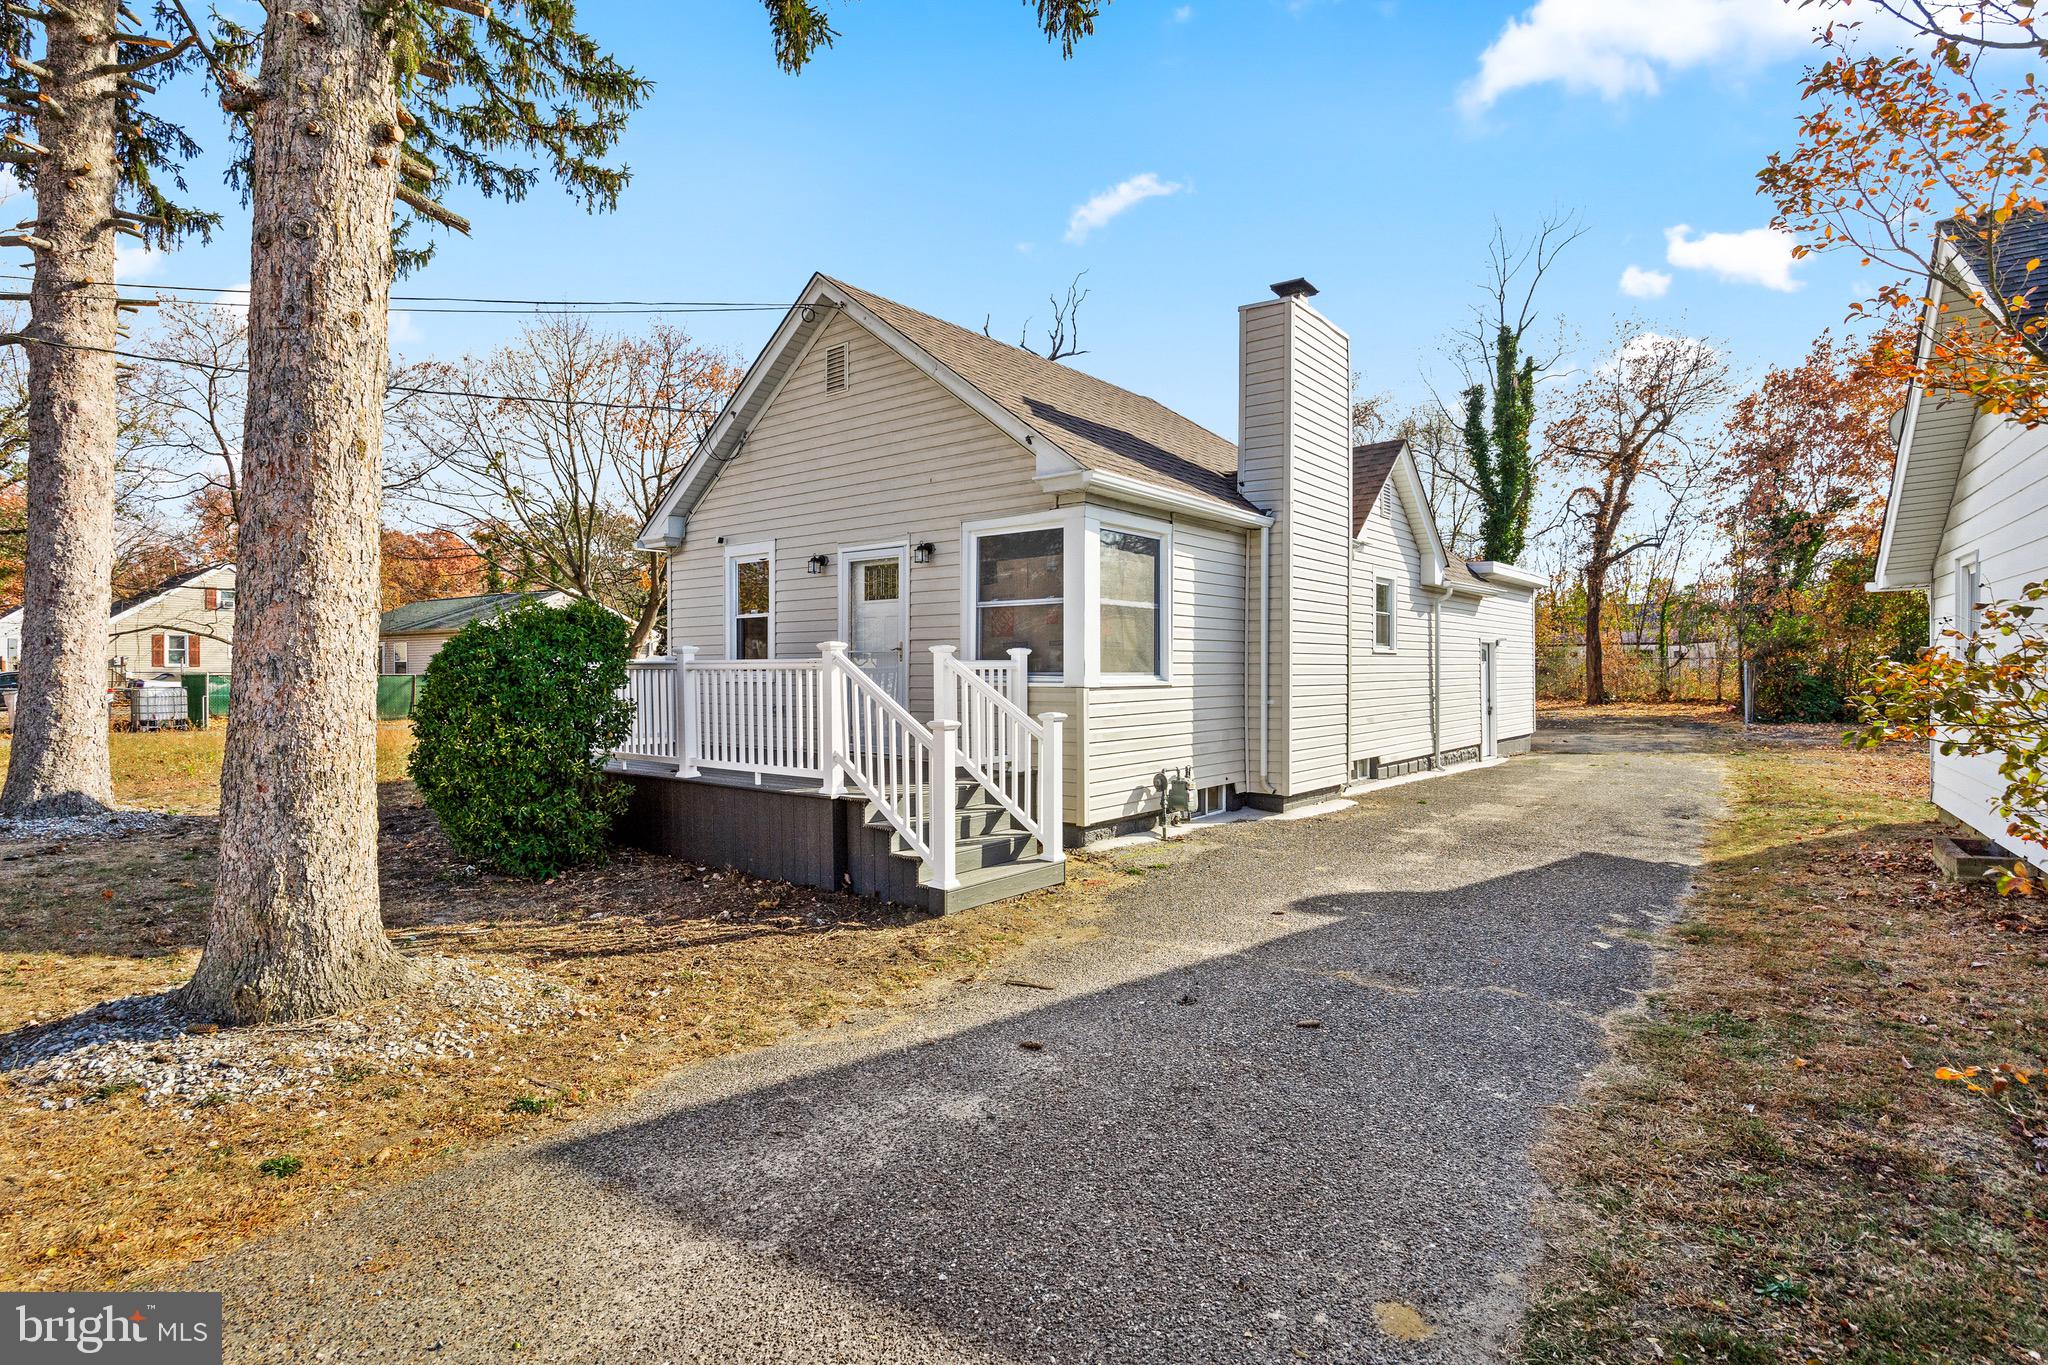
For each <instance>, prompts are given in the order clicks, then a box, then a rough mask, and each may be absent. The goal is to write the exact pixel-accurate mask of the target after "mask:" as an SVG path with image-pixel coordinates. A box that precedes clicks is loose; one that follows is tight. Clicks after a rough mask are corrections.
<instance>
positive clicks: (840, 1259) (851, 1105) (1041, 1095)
mask: <svg viewBox="0 0 2048 1365" xmlns="http://www.w3.org/2000/svg"><path fill="white" fill-rule="evenodd" d="M1719 784H1720V776H1719V769H1718V766H1717V765H1716V764H1715V762H1714V761H1713V760H1712V759H1711V758H1710V757H1708V756H1706V755H1705V754H1704V753H1702V752H1699V751H1698V747H1697V737H1696V736H1692V735H1689V734H1687V733H1686V732H1684V731H1679V730H1674V729H1671V728H1669V727H1651V726H1631V725H1627V724H1616V723H1610V724H1604V725H1601V726H1599V727H1598V728H1597V729H1586V730H1561V731H1551V732H1547V733H1546V734H1545V735H1544V736H1542V737H1541V739H1540V740H1539V745H1538V750H1537V752H1536V754H1534V755H1533V756H1531V757H1527V758H1521V759H1516V760H1513V761H1511V762H1509V763H1506V764H1504V765H1500V766H1497V767H1492V768H1487V769H1483V770H1479V771H1473V772H1468V773H1465V774H1461V775H1458V776H1455V777H1450V778H1445V779H1441V780H1436V781H1429V782H1420V783H1413V784H1409V785H1402V786H1398V787H1394V788H1391V789H1388V790H1384V791H1381V792H1378V793H1374V794H1372V795H1370V796H1368V797H1365V798H1363V799H1361V800H1360V801H1359V803H1358V805H1357V806H1356V807H1355V808H1354V809H1352V810H1349V811H1346V812H1344V813H1342V814H1339V815H1334V816H1328V817H1324V818H1320V819H1314V820H1303V821H1294V822H1280V821H1271V822H1262V823H1257V824H1240V825H1235V826H1224V827H1220V828H1217V829H1214V830H1205V831H1203V832H1201V833H1198V834H1196V835H1193V836H1191V837H1189V838H1188V839H1186V840H1184V841H1177V842H1176V843H1175V844H1174V845H1172V846H1170V847H1169V848H1167V849H1164V850H1162V849H1159V848H1157V847H1154V848H1151V849H1147V850H1143V851H1140V852H1136V853H1132V854H1124V855H1119V856H1120V857H1121V858H1122V860H1123V861H1125V862H1126V863H1128V864H1131V865H1134V866H1137V867H1139V868H1140V869H1142V870H1143V875H1142V876H1134V877H1130V878H1129V879H1128V880H1129V885H1128V887H1127V888H1125V889H1123V890H1122V891H1121V892H1120V893H1119V895H1118V898H1117V901H1116V904H1115V907H1114V909H1113V911H1112V912H1111V913H1110V914H1109V915H1108V916H1107V917H1106V918H1105V919H1104V920H1103V922H1102V925H1101V929H1102V932H1101V933H1100V934H1099V935H1096V936H1093V937H1086V938H1083V939H1081V940H1080V941H1075V942H1068V943H1063V944H1056V945H1053V946H1050V947H1047V948H1043V949H1039V950H1036V951H1033V952H1031V953H1029V954H1025V955H1020V956H1013V957H1012V958H1010V959H1007V960H1006V961H1005V962H1004V963H1003V964H1002V966H1001V968H1000V969H999V970H998V971H997V972H995V973H994V974H993V975H992V977H991V978H990V979H987V980H984V981H982V982H980V983H978V984H975V985H972V986H967V987H955V988H953V989H952V991H951V993H950V994H948V995H946V996H944V997H943V998H940V999H938V1000H937V1001H936V1002H935V1003H934V1004H933V1005H932V1007H931V1008H928V1009H926V1010H923V1011H921V1012H916V1013H913V1014H912V1015H910V1016H909V1017H904V1018H896V1019H892V1020H888V1021H877V1022H874V1023H872V1024H870V1025H868V1026H862V1025H861V1024H860V1023H858V1022H856V1023H855V1024H854V1025H851V1026H842V1027H840V1028H837V1029H833V1030H829V1031H824V1032H822V1033H820V1034H818V1035H815V1036H807V1037H804V1038H801V1039H798V1040H795V1041H793V1042H790V1043H787V1044H784V1045H781V1046H777V1047H774V1048H770V1049H766V1050H763V1051H759V1052H755V1053H751V1054H748V1055H744V1056H739V1057H735V1058H731V1059H728V1060H725V1061H723V1062H718V1063H712V1064H708V1065H705V1066H701V1067H698V1068H695V1069H692V1070H689V1071H686V1072H683V1073H680V1074H678V1075H677V1076H675V1077H674V1078H672V1079H671V1080H670V1081H668V1082H665V1083H663V1084H662V1085H660V1086H658V1087H656V1088H655V1089H654V1090H653V1091H652V1092H650V1093H649V1094H648V1095H646V1096H644V1097H643V1098H642V1099H641V1100H640V1101H639V1102H637V1103H636V1104H634V1105H632V1106H630V1107H629V1108H628V1109H626V1110H624V1111H620V1112H615V1113H613V1114H612V1115H610V1116H609V1117H608V1118H607V1119H606V1120H605V1121H603V1122H602V1123H598V1124H589V1125H584V1126H582V1127H580V1128H577V1129H572V1130H570V1131H569V1135H568V1136H567V1137H565V1138H562V1139H558V1140H555V1141H553V1142H550V1143H546V1144H539V1143H537V1144H535V1145H532V1146H528V1147H524V1148H519V1149H516V1150H513V1151H509V1152H505V1153H502V1154H500V1155H498V1156H495V1157H492V1158H489V1159H486V1160H483V1161H479V1162H475V1163H471V1164H469V1165H467V1166H464V1167H463V1168H461V1169H458V1170H453V1171H450V1172H448V1173H446V1174H444V1175H442V1176H438V1177H435V1178H433V1179H430V1180H427V1181H424V1182H422V1183H419V1184H416V1185H412V1186H409V1187H406V1188H402V1189H398V1190H393V1191H390V1192H387V1193H384V1194H381V1195H379V1196H376V1197H374V1198H372V1199H370V1200H366V1201H365V1202H364V1203H362V1204H360V1205H357V1206H355V1207H354V1208H353V1209H352V1210H351V1211H350V1212H348V1213H347V1214H345V1215H343V1216H342V1217H340V1218H328V1219H326V1220H323V1221H320V1222H317V1223H311V1224H306V1225H302V1226H301V1227H299V1228H296V1229H294V1230H292V1231H290V1232H287V1233H285V1234H283V1235H282V1236H280V1237H278V1238H275V1239H273V1240H271V1241H269V1242H267V1243H263V1244H259V1245H256V1246H253V1247H250V1248H247V1249H245V1250H244V1251H242V1252H240V1253H237V1254H235V1255H232V1256H230V1257H226V1258H223V1259H221V1260H219V1261H215V1262H212V1263H208V1264H205V1265H202V1266H199V1267H197V1268H196V1269H195V1270H193V1271H192V1272H190V1274H189V1275H188V1276H187V1277H185V1279H186V1287H207V1288H221V1289H225V1290H227V1291H228V1305H227V1324H228V1342H229V1346H230V1350H229V1358H230V1359H231V1360H279V1361H283V1360H290V1361H295V1362H296V1361H305V1360H432V1361H455V1360H462V1361H472V1360H473V1361H494V1362H503V1361H506V1360H519V1359H538V1360H549V1361H557V1360H560V1361H621V1362H623V1361H646V1362H660V1361H716V1362H752V1361H788V1362H805V1363H806V1365H809V1363H810V1362H840V1361H862V1362H866V1361H903V1362H912V1361H915V1362H928V1361H981V1362H989V1361H1161V1362H1169V1361H1170V1362H1186V1361H1292V1360H1302V1359H1306V1360H1316V1361H1454V1360H1455V1361H1464V1360H1485V1359H1491V1358H1494V1357H1495V1355H1496V1354H1497V1352H1498V1351H1499V1350H1500V1348H1501V1346H1502V1344H1503V1343H1504V1342H1506V1341H1507V1340H1508V1339H1509V1338H1510V1335H1511V1333H1512V1332H1513V1329H1514V1325H1515V1322H1516V1318H1517V1315H1518V1313H1519V1311H1520V1304H1521V1291H1520V1287H1519V1286H1520V1280H1521V1274H1522V1271H1523V1270H1524V1268H1525V1267H1526V1265H1527V1264H1528V1262H1529V1260H1530V1258H1531V1256H1532V1254H1533V1246H1532V1233H1531V1228H1530V1205H1531V1201H1532V1199H1533V1198H1534V1196H1535V1193H1536V1186H1535V1179H1534V1176H1533V1174H1532V1172H1531V1169H1530V1164H1529V1148H1530V1145H1531V1143H1532V1141H1533V1140H1534V1139H1535V1137H1536V1136H1537V1133H1538V1131H1539V1128H1540V1126H1541V1124H1542V1122H1543V1118H1544V1114H1545V1111H1546V1109H1547V1108H1548V1107H1549V1106H1551V1105H1552V1104H1554V1103H1556V1102H1557V1101H1559V1100H1561V1099H1563V1098H1565V1097H1567V1096H1568V1095H1569V1094H1570V1093H1571V1091H1572V1089H1573V1087H1574V1086H1575V1085H1576V1084H1577V1083H1578V1081H1579V1079H1580V1077H1581V1076H1582V1074H1583V1073H1584V1072H1585V1071H1586V1070H1587V1069H1589V1068H1590V1067H1592V1066H1593V1065H1594V1064H1595V1063H1596V1062H1597V1061H1599V1060H1600V1058H1601V1055H1602V1048H1603V1043H1602V1027H1601V1018H1602V1016H1603V1015H1605V1014H1607V1013H1608V1012H1610V1011H1612V1010H1615V1009H1617V1008H1619V1007H1621V1006H1624V1005H1626V1004H1628V1003H1629V1002H1630V1001H1631V1000H1632V998H1633V996H1634V993H1635V992H1637V991H1639V990H1640V989H1642V988H1643V986H1644V985H1645V984H1646V982H1647V978H1648V972H1649V968H1650V961H1649V950H1648V949H1647V947H1646V946H1645V945H1644V943H1643V937H1644V936H1645V935H1646V934H1647V933H1649V932H1650V931H1652V930H1653V929H1654V928H1655V926H1657V925H1658V924H1660V923H1662V922H1664V921H1665V920H1666V919H1668V918H1669V917H1670V916H1671V915H1672V913H1673V912H1674V909H1675V906H1676V904H1677V902H1678V900H1679V898H1680V896H1681V895H1682V894H1683V892H1684V890H1685V887H1686V885H1687V881H1688V878H1689V876H1690V874H1691V868H1692V867H1693V865H1694V864H1695V862H1696V858H1697V854H1698V849H1699V845H1700V839H1701V836H1702V834H1703V832H1704V830H1705V827H1706V825H1707V822H1708V821H1709V820H1710V819H1711V818H1712V817H1713V815H1714V814H1715V813H1716V812H1717V811H1718V809H1719V796H1718V792H1719ZM1157 863H1166V864H1167V866H1166V867H1164V868H1156V867H1153V866H1151V865H1152V864H1157ZM1004 978H1007V979H1009V980H1010V981H1012V982H1028V983H1033V984H1029V985H1018V984H1003V980H1002V979H1004ZM1041 986H1043V987H1049V988H1050V989H1039V988H1038V987H1041ZM1311 1025H1312V1026H1311ZM514 1343H517V1344H518V1353H517V1354H516V1355H514V1354H512V1351H513V1346H514Z"/></svg>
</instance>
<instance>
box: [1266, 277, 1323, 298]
mask: <svg viewBox="0 0 2048 1365" xmlns="http://www.w3.org/2000/svg"><path fill="white" fill-rule="evenodd" d="M1267 287H1268V288H1270V289H1271V290H1272V291H1273V293H1274V294H1275V295H1276V296H1277V297H1279V298H1283V299H1312V298H1314V297H1315V296H1316V295H1317V294H1318V293H1319V292H1321V291H1319V290H1318V289H1317V288H1316V287H1315V286H1314V285H1312V284H1310V283H1309V282H1308V281H1307V280H1304V279H1302V278H1300V277H1299V276H1296V277H1295V278H1294V279H1291V280H1282V281H1280V283H1278V284H1275V285H1269V286H1267Z"/></svg>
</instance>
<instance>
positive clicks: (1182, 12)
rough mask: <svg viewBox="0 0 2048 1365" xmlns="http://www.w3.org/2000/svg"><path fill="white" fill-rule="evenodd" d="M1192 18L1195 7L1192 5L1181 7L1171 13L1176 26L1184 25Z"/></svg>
mask: <svg viewBox="0 0 2048 1365" xmlns="http://www.w3.org/2000/svg"><path fill="white" fill-rule="evenodd" d="M1194 17H1195V7H1194V6H1193V5H1182V6H1181V7H1180V8H1178V9H1176V10H1175V11H1174V12H1173V22H1175V23H1176V24H1185V23H1186V22H1187V21H1188V20H1190V19H1192V18H1194Z"/></svg>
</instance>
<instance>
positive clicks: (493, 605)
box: [377, 592, 575, 674]
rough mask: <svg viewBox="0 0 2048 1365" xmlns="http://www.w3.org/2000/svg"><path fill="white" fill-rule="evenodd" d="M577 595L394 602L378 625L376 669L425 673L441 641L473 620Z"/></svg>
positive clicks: (562, 601)
mask: <svg viewBox="0 0 2048 1365" xmlns="http://www.w3.org/2000/svg"><path fill="white" fill-rule="evenodd" d="M574 600H575V595H574V594H573V593H566V592H487V593H482V594H480V595H478V596H476V597H436V598H433V599H431V600H429V601H426V602H412V603H408V604H407V605H405V606H402V607H393V608H392V609H391V610H390V611H387V612H385V613H384V617H383V620H382V621H381V622H380V623H379V624H378V626H377V671H378V672H379V673H383V674H404V673H424V672H426V671H427V664H428V663H429V662H431V661H432V660H433V657H434V655H436V654H438V653H439V652H440V650H441V646H442V645H445V644H447V643H448V641H449V639H450V638H451V637H452V636H453V635H454V634H455V632H456V631H458V630H461V629H462V628H463V627H464V626H466V625H468V624H469V623H470V622H471V621H482V620H486V619H488V618H490V617H493V616H496V615H498V614H499V613H500V612H503V611H507V610H510V609H511V608H513V607H516V606H519V605H520V604H522V603H526V602H538V603H540V604H541V605H542V606H545V607H566V606H568V605H569V603H571V602H572V601H574Z"/></svg>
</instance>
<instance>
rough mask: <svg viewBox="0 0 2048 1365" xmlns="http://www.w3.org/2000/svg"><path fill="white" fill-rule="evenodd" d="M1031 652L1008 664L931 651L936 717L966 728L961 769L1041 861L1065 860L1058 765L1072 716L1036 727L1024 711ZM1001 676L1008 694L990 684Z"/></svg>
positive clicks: (1013, 655)
mask: <svg viewBox="0 0 2048 1365" xmlns="http://www.w3.org/2000/svg"><path fill="white" fill-rule="evenodd" d="M1030 653H1031V651H1030V650H1028V649H1013V650H1011V651H1010V658H1009V661H1008V663H1007V664H1005V663H1001V662H997V661H993V660H984V659H976V660H968V661H965V662H963V661H962V660H960V659H959V658H956V657H955V650H954V647H953V646H952V645H933V646H932V710H933V713H934V714H935V715H936V716H937V717H938V719H939V720H940V721H957V722H958V723H959V726H960V740H959V744H960V755H959V758H960V766H961V767H962V768H965V769H966V770H967V772H968V773H969V774H970V775H971V776H972V777H973V778H974V779H975V780H976V781H978V782H979V783H980V784H981V785H982V788H983V789H984V790H986V791H987V792H988V793H989V794H990V795H992V796H994V797H995V799H996V800H997V801H999V802H1001V803H1002V806H1003V808H1004V809H1005V810H1007V811H1009V812H1010V814H1011V816H1012V817H1014V818H1015V819H1016V821H1017V823H1019V824H1020V825H1022V826H1024V828H1025V829H1027V830H1029V831H1030V833H1031V835H1032V837H1033V838H1035V839H1037V840H1038V846H1039V850H1040V852H1039V858H1040V859H1041V860H1042V861H1044V862H1049V863H1057V862H1063V861H1065V859H1066V852H1065V850H1064V849H1063V848H1062V847H1061V823H1060V821H1061V815H1060V780H1061V772H1060V763H1061V757H1062V755H1061V739H1062V733H1061V732H1062V729H1063V727H1064V726H1065V724H1066V717H1065V716H1063V715H1061V714H1060V713H1059V712H1057V711H1049V712H1047V713H1046V714H1044V715H1042V716H1040V717H1039V718H1038V719H1037V720H1033V719H1032V718H1031V715H1030V713H1029V712H1028V711H1026V710H1025V709H1024V696H1025V688H1026V686H1027V684H1028V683H1029V681H1030V673H1029V671H1028V668H1027V664H1028V660H1029V657H1030ZM991 675H993V676H997V677H1000V678H1001V679H1002V680H1003V681H1004V683H1005V684H1007V687H1008V690H1007V691H1006V690H1003V689H1001V688H998V687H997V686H996V685H994V684H993V683H991V682H990V681H989V679H990V677H991Z"/></svg>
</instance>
